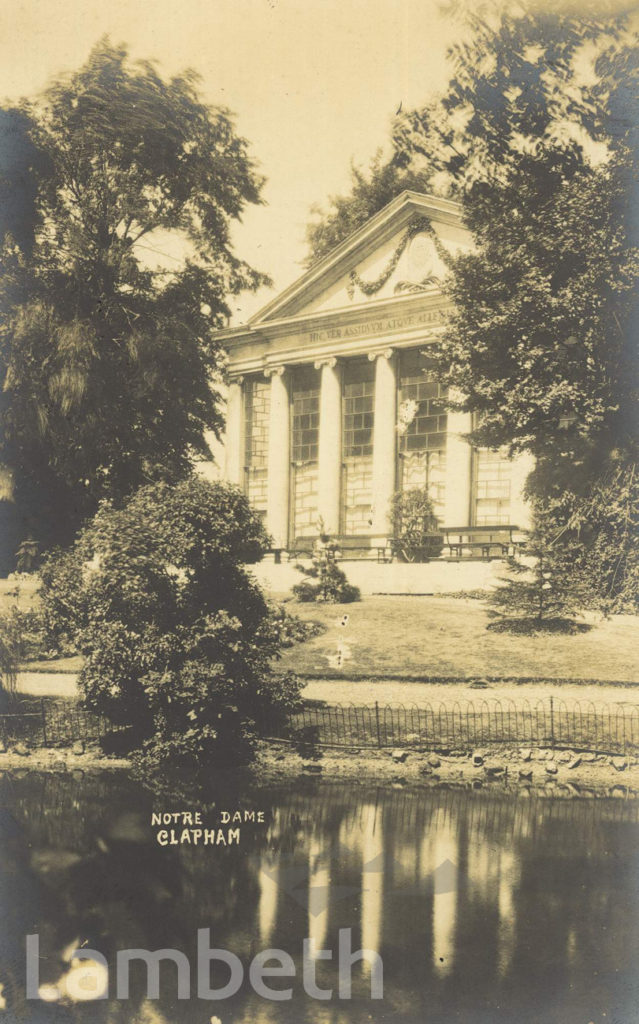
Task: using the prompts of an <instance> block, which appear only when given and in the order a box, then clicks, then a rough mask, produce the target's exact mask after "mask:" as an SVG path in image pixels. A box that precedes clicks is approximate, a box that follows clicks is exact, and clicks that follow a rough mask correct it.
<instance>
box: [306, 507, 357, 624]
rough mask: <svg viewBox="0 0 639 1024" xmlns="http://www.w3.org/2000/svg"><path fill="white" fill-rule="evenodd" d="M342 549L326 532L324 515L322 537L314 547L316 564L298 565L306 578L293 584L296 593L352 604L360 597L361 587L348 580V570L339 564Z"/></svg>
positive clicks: (307, 599)
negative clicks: (338, 558)
mask: <svg viewBox="0 0 639 1024" xmlns="http://www.w3.org/2000/svg"><path fill="white" fill-rule="evenodd" d="M338 550H339V545H338V544H337V542H336V541H335V540H334V539H333V538H331V536H330V534H328V533H326V531H325V529H324V521H323V520H322V519H321V518H320V520H319V538H318V540H317V541H316V542H315V545H314V547H313V558H312V564H311V565H310V566H302V565H297V566H296V568H297V569H299V571H300V572H303V573H304V576H305V577H306V578H305V579H303V580H302V581H301V583H296V584H295V586H294V587H293V593H294V595H295V597H296V598H297V600H298V601H302V602H311V601H325V602H326V603H328V604H349V603H350V602H351V601H359V600H360V597H361V594H360V591H359V588H358V587H355V586H353V584H351V583H349V582H348V580H347V579H346V573H345V572H344V571H343V570H342V569H340V568H339V566H338V565H337V562H336V558H337V553H338Z"/></svg>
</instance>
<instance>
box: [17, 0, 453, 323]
mask: <svg viewBox="0 0 639 1024" xmlns="http://www.w3.org/2000/svg"><path fill="white" fill-rule="evenodd" d="M458 31H459V30H458V28H457V26H456V25H455V24H454V23H453V22H452V21H451V20H450V19H448V18H447V17H446V16H445V15H444V14H443V13H442V11H441V7H440V4H439V2H438V0H178V2H176V0H14V2H12V3H11V4H8V3H5V4H3V5H2V8H1V9H0V100H7V99H8V100H11V101H15V100H17V99H19V98H20V97H22V96H30V97H31V96H34V95H36V94H37V93H38V92H40V91H41V90H42V89H43V88H45V87H46V85H47V84H48V82H49V81H50V80H51V79H52V78H54V77H56V76H57V75H58V74H60V73H61V72H68V71H73V70H74V69H76V68H77V67H79V66H80V65H81V64H82V63H84V61H85V60H86V58H87V56H88V54H89V51H90V49H91V47H92V46H93V45H94V44H95V43H96V42H97V41H98V40H99V39H100V38H101V37H102V36H103V35H105V34H107V35H109V36H110V38H111V41H112V42H113V43H121V42H123V43H126V44H127V45H128V47H129V51H130V53H131V56H132V57H133V58H141V59H149V58H151V59H155V60H157V61H158V64H159V68H160V71H161V72H162V73H163V74H165V75H167V76H170V75H172V74H175V73H176V72H178V71H181V70H183V69H184V68H186V67H191V68H194V69H195V70H196V71H198V72H199V74H200V75H201V77H202V83H201V92H202V96H203V98H204V99H206V100H207V101H208V102H210V103H213V104H220V105H224V106H226V107H228V108H230V109H231V110H232V111H233V112H234V113H235V115H236V123H237V128H238V131H239V133H240V134H241V135H243V136H244V137H245V138H246V139H248V140H249V142H250V144H251V153H252V155H253V157H254V158H255V160H256V161H257V162H258V164H259V167H260V170H261V172H262V173H263V174H264V175H265V176H266V178H267V183H266V186H265V188H264V193H263V197H264V200H265V204H266V205H264V206H261V207H252V208H249V209H247V211H246V213H245V215H244V217H243V223H242V224H241V225H238V226H237V228H236V229H234V232H233V238H234V242H235V248H236V252H237V254H238V255H239V256H241V257H242V258H243V259H245V260H247V261H248V262H249V263H250V264H251V265H253V266H255V267H256V268H257V269H259V270H262V271H264V272H266V273H267V274H269V275H270V276H271V278H272V279H273V282H274V288H273V289H271V290H264V289H262V290H261V291H260V293H258V295H256V296H255V295H245V296H239V297H238V298H237V299H236V300H235V301H234V315H233V321H234V322H242V321H244V320H245V319H246V318H247V317H248V316H249V315H251V313H253V312H255V310H256V309H257V308H259V307H260V306H261V305H264V304H265V303H266V302H267V301H268V299H269V298H270V297H271V296H272V295H273V294H275V293H277V292H278V291H281V290H282V289H283V288H285V287H286V286H287V285H288V284H290V283H291V282H292V281H293V280H294V279H295V278H296V277H298V276H299V275H300V274H301V273H302V269H303V268H302V267H301V261H302V259H303V258H304V256H305V253H306V247H305V242H304V232H305V226H306V224H307V222H308V220H309V217H310V208H311V206H312V205H313V204H314V203H320V204H322V203H323V202H325V200H326V199H327V197H328V196H329V195H330V194H332V193H335V192H342V191H345V190H347V189H348V184H349V168H350V163H351V160H353V159H354V160H355V161H356V162H357V163H358V164H367V163H368V161H369V160H370V158H371V157H372V156H373V154H374V152H375V150H376V149H377V147H378V146H380V145H383V144H384V143H385V142H386V141H387V139H388V129H389V125H390V120H391V118H392V116H393V114H394V113H395V111H396V110H397V108H398V106H399V104H400V102H401V103H402V104H403V106H404V107H411V106H415V105H418V104H421V103H423V102H424V100H425V99H426V98H427V97H428V96H429V95H430V94H432V93H433V92H434V91H436V90H437V89H438V88H441V87H442V86H443V85H444V84H445V81H446V77H447V75H446V56H445V54H446V49H447V46H448V45H449V43H450V42H452V41H454V39H455V36H456V33H457V32H458ZM156 244H157V243H156ZM158 248H162V249H163V251H167V250H170V244H169V243H168V242H167V243H166V244H164V245H159V244H158ZM169 255H170V251H169ZM153 258H155V257H153ZM158 262H160V263H161V262H163V260H162V259H161V258H158ZM165 265H167V266H168V265H170V263H169V264H165Z"/></svg>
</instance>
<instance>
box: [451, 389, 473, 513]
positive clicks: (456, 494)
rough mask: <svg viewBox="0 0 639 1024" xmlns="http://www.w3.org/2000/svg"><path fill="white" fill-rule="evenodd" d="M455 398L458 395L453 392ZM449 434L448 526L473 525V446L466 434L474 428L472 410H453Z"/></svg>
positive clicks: (456, 399)
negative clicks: (466, 438) (464, 435)
mask: <svg viewBox="0 0 639 1024" xmlns="http://www.w3.org/2000/svg"><path fill="white" fill-rule="evenodd" d="M450 397H451V399H453V400H454V401H458V400H459V396H458V395H453V394H452V393H451V395H450ZM446 429H447V433H446V490H445V498H444V501H445V508H444V526H469V525H470V521H471V507H470V505H471V493H470V488H471V468H472V448H471V446H470V445H469V444H468V441H466V440H464V438H463V437H462V436H461V435H462V434H469V433H470V431H471V429H472V417H471V415H470V413H468V412H449V413H448V425H447V428H446Z"/></svg>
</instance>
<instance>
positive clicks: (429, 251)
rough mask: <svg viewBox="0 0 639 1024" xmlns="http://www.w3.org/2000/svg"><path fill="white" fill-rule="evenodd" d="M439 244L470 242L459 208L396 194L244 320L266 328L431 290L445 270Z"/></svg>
mask: <svg viewBox="0 0 639 1024" xmlns="http://www.w3.org/2000/svg"><path fill="white" fill-rule="evenodd" d="M433 232H435V234H436V237H437V241H436V240H435V239H434V238H433ZM439 244H441V246H443V247H444V248H445V249H447V250H448V251H449V252H452V251H458V250H460V249H465V248H468V247H469V246H470V239H469V235H468V232H467V231H466V229H465V228H464V227H463V225H462V222H461V216H460V209H459V206H458V205H457V204H456V203H453V202H450V201H448V200H445V199H437V198H435V197H433V196H428V195H422V194H420V193H418V192H402V193H401V195H399V196H397V197H396V198H395V199H393V200H392V201H391V202H390V203H388V205H387V206H385V207H384V208H383V209H382V210H380V211H379V212H378V213H377V214H375V216H373V217H371V218H370V220H368V221H367V222H366V223H365V224H364V225H363V226H362V227H361V228H359V229H358V230H357V231H355V232H354V233H353V234H352V235H350V236H349V237H348V238H346V239H345V240H344V241H343V242H342V243H340V245H338V246H336V248H335V249H333V250H332V252H330V253H329V254H328V255H327V256H325V257H324V258H323V259H321V260H319V261H318V263H316V264H315V266H313V267H311V269H310V270H308V271H307V272H306V273H305V274H303V275H302V276H301V277H300V278H298V280H297V281H295V282H294V283H293V284H292V285H290V286H289V287H288V288H286V289H285V290H284V291H283V292H281V293H280V294H279V295H277V296H276V297H275V298H274V299H272V300H271V301H270V302H269V303H268V304H267V305H266V306H264V307H263V308H262V309H261V310H260V311H259V312H258V313H256V314H255V316H253V317H252V318H251V320H250V321H249V324H250V326H251V327H258V326H259V325H260V324H263V325H265V326H266V325H267V324H268V323H271V322H273V321H279V320H281V319H285V318H287V317H294V316H295V317H298V316H304V315H306V314H308V315H312V314H316V313H318V314H320V313H328V312H330V311H332V310H338V309H350V308H353V307H366V305H368V304H371V303H374V302H379V301H381V300H384V299H393V298H398V297H400V296H402V295H408V294H410V295H414V294H415V293H416V292H424V293H428V292H431V293H433V292H437V291H438V290H439V282H440V280H441V278H442V276H443V274H444V272H445V267H444V263H443V261H442V258H441V255H440V252H438V248H439ZM440 251H441V250H440Z"/></svg>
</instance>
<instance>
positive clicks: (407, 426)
mask: <svg viewBox="0 0 639 1024" xmlns="http://www.w3.org/2000/svg"><path fill="white" fill-rule="evenodd" d="M469 245H470V242H469V238H468V235H467V233H466V231H465V230H464V228H463V226H462V224H461V220H460V214H459V209H458V207H457V206H456V204H454V203H451V202H448V201H445V200H441V199H435V198H433V197H430V196H425V195H420V194H417V193H412V192H404V193H402V195H400V196H398V197H397V198H396V199H394V200H393V201H392V202H391V203H389V204H388V206H386V207H385V208H384V209H383V210H381V211H380V212H379V213H378V214H376V215H375V216H374V217H372V218H371V219H370V220H369V221H368V222H367V223H366V224H365V225H364V226H363V227H362V228H360V229H359V230H358V231H356V232H355V233H354V234H353V235H351V236H350V237H349V238H348V239H346V240H345V241H344V242H343V243H341V244H340V245H339V246H338V247H337V248H336V249H335V250H333V252H331V253H330V254H329V255H328V256H326V257H325V258H324V259H322V260H321V261H319V262H318V264H316V265H315V266H314V267H313V268H312V269H311V270H309V271H308V272H307V273H306V274H304V275H303V276H302V277H301V278H300V279H299V280H298V281H296V282H295V283H294V284H293V285H291V286H290V287H289V288H287V289H286V290H285V291H284V292H283V293H281V294H280V295H279V296H277V297H276V298H275V299H273V300H272V301H271V302H270V303H269V304H268V305H267V306H266V307H264V309H262V310H261V311H260V312H259V313H258V314H256V316H254V317H253V318H252V319H251V320H250V321H249V322H248V324H246V325H244V326H241V327H237V328H228V329H226V330H224V331H221V332H220V337H221V340H222V342H223V344H224V346H225V347H226V348H227V351H228V353H229V376H230V385H229V393H228V402H227V428H226V437H225V477H226V479H227V480H229V481H230V482H232V483H235V484H237V485H238V486H240V487H241V488H242V489H243V490H244V492H245V493H246V495H247V496H248V498H249V500H250V501H251V503H252V504H253V505H254V506H255V507H256V508H258V509H259V510H261V511H262V512H263V513H264V516H265V519H266V525H267V528H268V530H269V532H270V534H271V535H272V537H273V543H274V546H275V547H276V548H285V549H291V548H294V547H295V546H300V542H302V541H303V540H304V538H312V537H316V536H317V532H318V522H319V520H320V518H321V519H322V520H323V522H324V526H325V529H326V530H327V531H328V532H330V533H331V534H333V535H335V536H337V537H339V538H341V540H342V541H343V542H344V543H347V542H350V543H352V544H355V543H357V544H358V545H360V546H362V547H366V546H367V545H370V546H373V545H379V544H380V543H384V542H385V540H386V539H387V538H388V537H389V536H390V534H391V527H390V521H389V512H390V502H391V498H392V496H393V494H394V492H395V491H397V490H408V489H412V488H417V487H420V488H421V487H427V488H428V490H429V492H430V495H431V498H432V500H433V503H434V508H435V512H436V514H437V516H438V518H439V521H440V523H441V525H442V526H443V527H447V528H449V529H450V528H457V527H458V528H459V529H468V528H470V527H485V526H493V525H494V526H507V525H513V526H516V527H518V528H520V529H525V528H526V526H527V522H528V519H527V510H526V506H525V504H524V502H523V498H522V489H523V484H524V482H525V479H526V476H527V474H528V472H529V470H530V464H529V460H528V459H524V458H519V459H514V460H509V459H508V458H506V457H505V455H503V454H502V453H499V452H492V451H488V450H483V449H473V448H472V447H471V446H470V445H469V444H468V442H467V441H466V439H465V436H464V435H466V434H467V433H468V432H469V431H470V430H471V428H472V421H471V417H470V415H468V414H465V413H458V412H448V411H447V410H446V406H445V400H446V397H447V396H446V395H445V393H444V392H443V390H442V386H441V385H440V384H439V383H438V382H437V381H436V380H435V378H434V375H433V373H432V370H431V368H430V360H429V356H428V350H429V346H431V345H432V344H433V342H434V341H435V340H436V338H437V336H438V334H439V333H440V332H441V331H442V329H443V326H444V324H445V322H446V317H447V305H446V300H445V298H444V297H443V295H442V293H441V289H440V286H439V281H440V280H441V278H442V276H443V273H444V264H443V262H442V259H441V258H440V253H441V251H442V247H443V248H445V249H447V250H448V251H453V252H454V251H457V252H458V251H463V250H464V249H468V248H469Z"/></svg>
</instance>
